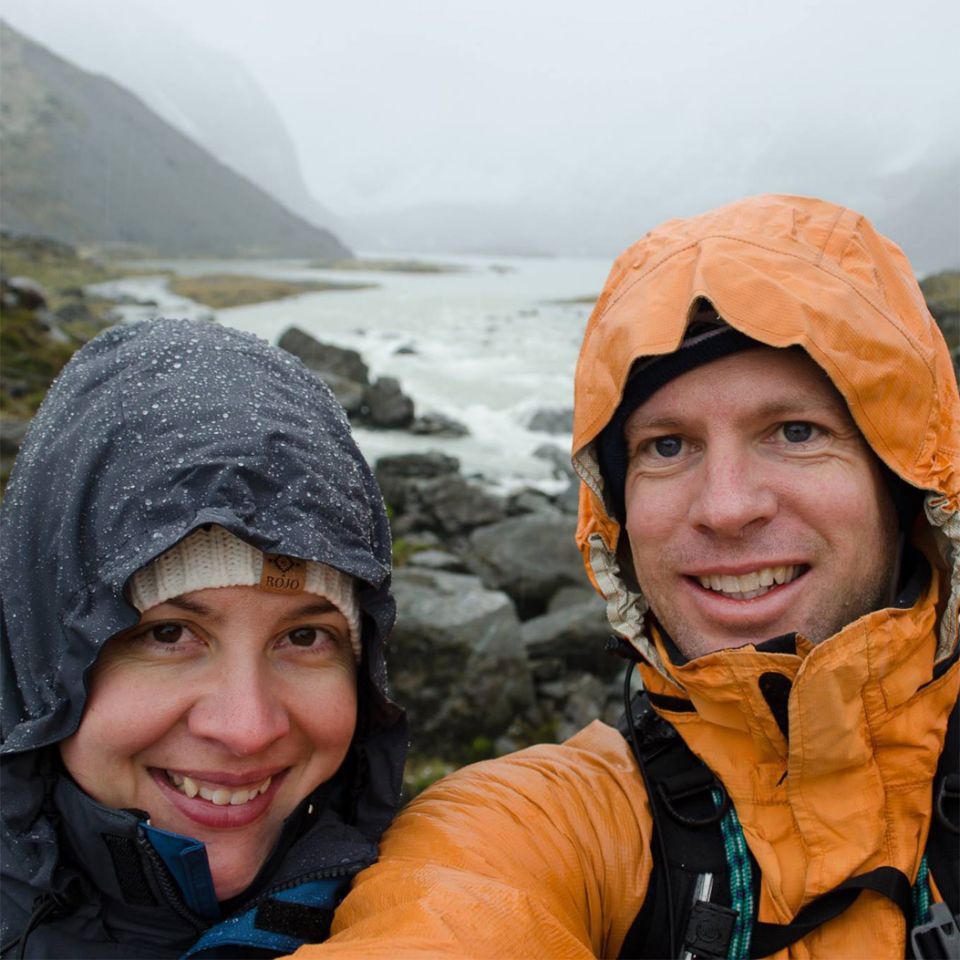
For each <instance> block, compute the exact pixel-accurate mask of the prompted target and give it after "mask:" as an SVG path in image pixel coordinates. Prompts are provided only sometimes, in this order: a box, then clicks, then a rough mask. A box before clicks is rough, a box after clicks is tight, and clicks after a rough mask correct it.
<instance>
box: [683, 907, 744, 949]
mask: <svg viewBox="0 0 960 960" xmlns="http://www.w3.org/2000/svg"><path fill="white" fill-rule="evenodd" d="M737 917H739V914H738V913H737V911H736V910H731V909H730V908H729V907H724V906H722V905H721V904H719V903H709V902H708V901H706V900H698V901H697V902H696V903H695V904H694V905H693V907H692V909H691V910H690V919H689V920H688V921H687V934H686V936H685V937H684V941H683V946H684V956H687V955H689V956H691V957H696V958H698V960H720V958H726V956H727V953H728V952H729V950H730V939H731V938H732V937H733V927H734V924H735V923H736V922H737Z"/></svg>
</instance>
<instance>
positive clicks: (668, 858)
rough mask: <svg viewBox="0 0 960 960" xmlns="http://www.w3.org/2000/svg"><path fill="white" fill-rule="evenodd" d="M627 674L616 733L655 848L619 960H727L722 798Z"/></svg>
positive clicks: (677, 705)
mask: <svg viewBox="0 0 960 960" xmlns="http://www.w3.org/2000/svg"><path fill="white" fill-rule="evenodd" d="M629 674H630V671H629V670H628V676H627V686H626V688H625V701H626V709H625V715H624V717H623V718H622V719H621V721H620V724H619V729H620V732H621V733H622V734H623V736H624V737H625V738H626V739H627V740H628V742H630V744H631V747H632V748H633V752H634V756H635V757H636V760H637V764H638V766H639V767H640V772H641V775H642V776H643V779H644V782H645V784H646V787H647V795H648V797H649V798H650V808H651V813H652V816H653V821H654V843H653V850H652V859H653V869H652V872H651V876H650V882H649V886H648V889H647V896H646V898H645V899H644V903H643V907H642V908H641V910H640V912H639V913H638V914H637V917H636V919H635V920H634V921H633V924H632V925H631V926H630V929H629V930H628V931H627V935H626V938H625V939H624V942H623V945H622V947H621V950H620V956H621V957H630V958H663V957H680V956H681V955H682V956H688V957H705V958H706V957H726V956H727V952H728V949H729V945H730V940H731V937H732V935H733V927H734V923H735V921H736V919H737V913H736V911H734V910H732V909H731V908H730V904H731V896H730V877H729V866H728V864H727V857H726V853H725V850H724V840H723V834H722V832H721V829H720V821H721V818H722V816H723V814H724V813H725V812H726V809H727V807H728V805H729V799H728V798H727V795H726V791H725V789H724V788H723V785H722V784H721V783H720V781H719V780H718V779H717V777H716V776H715V775H714V774H713V772H712V771H711V770H710V769H709V768H708V767H707V766H706V764H704V763H703V761H702V760H700V759H699V758H698V757H697V756H696V755H695V754H693V753H692V752H691V751H690V749H689V748H688V747H687V745H686V743H685V742H684V740H683V738H682V737H681V736H680V735H679V734H678V733H677V732H676V730H675V729H674V728H673V727H672V726H671V725H670V723H668V722H667V721H666V720H664V719H663V718H662V717H660V716H659V715H658V714H657V713H656V711H655V710H654V709H653V707H652V706H651V699H653V697H654V696H656V695H654V694H650V693H649V692H647V691H644V690H641V691H640V692H638V693H637V694H636V695H635V696H633V698H632V699H631V698H630V697H629ZM657 699H658V700H659V699H661V698H659V697H658V698H657ZM667 699H669V700H670V702H669V703H664V704H662V705H663V706H668V707H669V708H671V709H688V708H690V707H689V704H688V703H687V701H685V700H676V702H673V698H667ZM716 791H719V794H718V795H719V797H720V804H719V807H718V805H717V804H716V803H715V801H714V793H715V792H716Z"/></svg>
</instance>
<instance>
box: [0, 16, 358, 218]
mask: <svg viewBox="0 0 960 960" xmlns="http://www.w3.org/2000/svg"><path fill="white" fill-rule="evenodd" d="M4 9H5V16H6V18H7V22H8V23H10V24H11V25H12V26H13V27H14V29H16V30H19V31H21V32H22V33H25V34H26V35H27V36H29V37H33V38H34V39H35V41H36V42H38V43H41V44H43V45H44V46H45V47H47V49H48V50H50V51H51V52H53V53H54V54H55V55H57V56H59V57H61V58H62V59H65V60H67V61H69V62H70V63H73V64H74V65H76V66H77V67H79V68H81V69H83V70H88V71H92V72H94V73H101V74H103V75H104V76H106V77H109V78H110V79H111V80H113V81H114V82H115V83H118V84H120V86H121V87H123V88H124V89H126V90H129V91H130V92H131V93H133V94H134V95H135V96H137V97H139V98H140V99H141V100H142V101H143V102H144V103H145V104H146V105H147V106H148V107H149V108H150V109H151V110H153V112H154V113H156V114H157V115H158V116H159V117H162V118H163V119H164V120H166V121H167V123H169V124H171V125H172V126H174V127H176V128H177V129H178V130H179V131H180V132H181V133H183V134H185V135H186V136H187V137H189V138H190V139H191V140H193V141H194V142H195V143H197V144H199V145H200V146H201V147H203V148H204V149H205V150H207V151H209V152H210V153H212V154H213V156H215V157H217V158H218V159H219V160H220V161H221V162H222V163H224V164H226V165H227V166H228V167H230V168H231V169H232V170H234V171H236V172H237V173H239V174H240V175H241V176H242V177H246V178H247V179H248V180H250V181H251V182H253V183H255V184H257V185H258V186H260V187H261V188H262V189H264V190H266V191H267V193H269V194H270V195H271V196H272V197H273V198H274V199H276V200H279V201H280V202H281V203H282V204H283V205H284V206H285V207H286V208H287V209H288V210H291V211H292V212H293V213H295V214H296V215H297V216H299V217H302V218H303V219H305V220H307V221H309V222H310V223H312V224H314V225H315V226H319V227H324V228H326V229H329V230H333V231H334V232H335V233H337V234H338V235H340V236H342V235H343V224H342V223H341V222H340V221H339V219H338V218H337V216H336V215H335V214H334V213H333V212H332V211H330V210H328V209H327V208H326V207H324V206H323V205H322V204H320V203H319V202H318V201H317V200H316V198H315V197H313V196H312V194H311V193H310V189H309V188H308V187H307V184H306V182H305V181H304V177H303V171H302V169H301V166H300V160H299V157H298V155H297V150H296V147H295V145H294V143H293V140H292V139H291V137H290V133H289V131H288V130H287V127H286V125H285V124H284V121H283V119H282V117H281V115H280V113H279V111H278V110H277V108H276V106H275V105H274V103H273V102H272V101H271V100H270V99H269V98H268V97H267V95H266V94H265V93H264V91H263V88H262V87H261V86H260V84H259V82H258V81H257V79H256V78H255V77H254V76H253V74H252V73H251V72H250V70H249V68H248V67H247V66H246V65H245V64H244V63H243V62H241V60H239V59H238V58H237V57H235V56H234V55H232V54H230V53H228V52H227V51H225V50H222V49H218V48H216V47H213V46H210V45H208V44H204V43H202V42H199V41H198V40H197V39H196V38H195V37H193V36H192V35H191V33H190V29H189V27H190V25H189V22H188V23H184V22H183V20H182V19H181V18H178V16H177V10H176V7H175V5H169V9H166V10H155V9H153V8H151V7H150V6H149V5H147V4H144V3H136V4H134V5H133V6H132V7H131V2H130V0H96V2H93V3H82V4H81V3H76V2H75V0H43V3H42V4H39V3H36V2H35V0H5V3H4Z"/></svg>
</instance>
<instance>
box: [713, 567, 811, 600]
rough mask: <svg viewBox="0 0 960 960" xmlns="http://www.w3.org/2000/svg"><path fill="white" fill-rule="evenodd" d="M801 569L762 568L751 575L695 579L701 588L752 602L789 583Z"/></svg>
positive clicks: (726, 575)
mask: <svg viewBox="0 0 960 960" xmlns="http://www.w3.org/2000/svg"><path fill="white" fill-rule="evenodd" d="M802 570H803V568H802V567H799V566H784V567H764V568H763V569H762V570H754V571H753V572H752V573H743V574H740V575H738V576H733V575H732V574H728V573H719V574H718V573H711V574H710V575H709V576H706V577H697V580H698V582H699V583H700V586H701V587H706V589H707V590H714V591H716V592H717V593H722V594H723V595H724V596H725V597H732V598H733V599H734V600H752V599H753V598H754V597H760V596H763V594H765V593H767V592H769V591H770V590H772V589H773V588H774V586H778V585H779V584H782V583H790V581H791V580H796V579H797V577H799V576H800V573H801V572H802Z"/></svg>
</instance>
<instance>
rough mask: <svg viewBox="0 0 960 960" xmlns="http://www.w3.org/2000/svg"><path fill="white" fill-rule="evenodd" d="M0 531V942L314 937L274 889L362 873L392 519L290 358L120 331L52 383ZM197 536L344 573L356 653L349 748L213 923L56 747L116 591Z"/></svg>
mask: <svg viewBox="0 0 960 960" xmlns="http://www.w3.org/2000/svg"><path fill="white" fill-rule="evenodd" d="M2 523H3V527H2V530H3V539H2V545H0V576H2V580H0V586H2V591H0V601H2V629H3V643H2V663H3V678H2V680H3V704H2V775H3V781H2V784H3V805H2V806H3V833H2V839H3V884H2V893H3V944H4V945H5V946H6V945H7V944H8V943H10V942H11V941H12V940H13V939H15V938H17V937H18V936H19V935H21V934H22V933H23V932H24V927H25V926H27V924H28V922H30V921H29V918H30V915H31V914H34V916H33V918H32V923H33V924H36V929H35V930H34V931H33V932H31V933H30V934H29V937H28V939H27V944H26V946H27V950H26V955H27V956H75V957H80V956H123V957H133V956H176V955H180V954H182V953H184V952H185V951H190V950H191V947H192V945H193V944H194V943H195V942H196V941H197V940H198V938H199V937H200V936H201V934H203V933H204V931H207V930H208V928H210V927H211V926H212V925H216V924H218V923H219V921H220V920H222V919H224V918H226V917H228V916H232V917H233V920H232V921H228V923H227V924H220V927H229V926H230V923H231V922H232V923H233V925H234V927H243V926H244V925H246V927H250V928H256V930H257V931H259V930H261V929H266V930H268V931H270V930H273V932H274V933H275V934H276V935H275V937H274V939H273V940H272V941H271V940H270V939H269V936H267V939H266V940H264V939H263V937H262V936H261V934H260V933H256V934H255V935H254V936H253V939H252V941H251V944H250V945H251V947H254V948H260V949H266V950H268V951H272V953H262V952H256V949H254V952H253V953H250V954H246V953H244V952H243V951H242V950H240V949H239V948H237V947H235V946H230V944H233V943H236V942H242V941H243V938H242V937H241V936H240V935H238V938H237V939H236V940H231V939H230V938H229V936H228V937H227V938H226V939H225V940H222V939H221V940H217V938H216V937H214V938H213V941H212V942H211V944H205V948H206V951H205V950H204V949H200V950H198V951H197V952H196V953H194V952H190V953H189V955H191V956H220V955H224V956H244V955H255V956H264V955H272V954H275V953H282V952H288V951H289V950H290V949H292V948H295V947H296V946H297V945H298V943H299V942H300V940H301V939H308V938H309V939H318V938H321V936H322V933H323V930H322V927H323V925H324V922H325V920H326V921H328V919H329V910H326V913H325V915H324V911H323V910H320V913H317V912H316V910H318V909H319V908H316V907H308V906H304V905H298V904H296V903H292V901H291V900H290V899H289V896H292V895H285V894H280V898H279V899H273V897H274V894H276V893H277V892H278V891H282V890H285V889H293V888H295V887H297V886H298V885H299V884H302V883H308V882H311V881H317V880H320V879H324V878H330V877H332V876H337V875H341V876H348V875H349V874H351V873H353V872H356V870H358V869H359V868H361V867H362V866H364V865H365V864H366V863H369V862H370V861H372V859H373V858H374V857H375V855H376V847H375V844H376V842H377V840H378V838H379V836H380V834H381V832H382V831H383V829H384V828H385V827H386V825H387V824H388V823H389V822H390V820H391V819H392V817H393V815H394V813H395V812H396V809H397V805H398V802H399V792H400V784H401V776H402V768H403V760H404V754H405V751H406V722H405V719H404V716H403V712H402V711H401V710H400V709H399V708H398V707H396V706H395V705H394V704H392V703H391V702H390V700H389V699H388V696H387V689H386V669H385V664H384V655H383V646H384V641H385V639H386V637H387V636H388V634H389V633H390V630H391V628H392V626H393V622H394V616H395V607H394V602H393V599H392V597H391V595H390V592H389V585H390V556H391V544H390V530H389V525H388V521H387V517H386V513H385V510H384V506H383V500H382V497H381V495H380V491H379V489H378V487H377V485H376V482H375V480H374V478H373V476H372V474H371V471H370V468H369V466H368V465H367V463H366V462H365V461H364V459H363V457H362V456H361V454H360V452H359V451H358V449H357V447H356V445H355V443H354V441H353V438H352V437H351V434H350V430H349V427H348V424H347V421H346V418H345V416H344V414H343V411H342V409H341V408H340V406H339V405H338V404H337V402H336V401H335V400H334V398H333V395H332V394H331V392H330V391H329V390H328V389H327V387H326V386H325V385H324V384H323V383H322V382H321V381H319V380H318V379H317V378H316V377H315V376H314V375H313V374H311V373H310V372H309V371H308V370H307V369H306V368H305V367H304V366H303V365H302V364H301V363H300V361H299V360H297V359H295V358H294V357H292V356H290V355H289V354H287V353H285V352H283V351H281V350H278V349H276V348H274V347H271V346H269V345H268V344H266V343H265V342H263V341H261V340H259V339H257V338H255V337H253V336H250V335H247V334H244V333H240V332H237V331H235V330H230V329H227V328H224V327H220V326H218V325H216V324H210V323H192V322H187V321H175V320H156V321H151V322H146V323H140V324H135V325H127V326H119V327H115V328H113V329H111V330H108V331H106V332H105V333H103V334H101V335H100V336H99V337H97V338H96V339H95V340H93V341H91V342H90V343H89V344H87V345H86V346H85V347H84V348H83V349H81V350H80V351H79V352H78V353H77V354H76V356H75V357H74V358H73V360H72V361H71V362H70V363H69V364H68V366H67V367H66V368H65V369H64V371H63V372H62V374H61V375H60V377H59V378H58V379H57V381H56V382H55V383H54V385H53V386H52V387H51V389H50V391H49V393H48V395H47V398H46V400H45V402H44V404H43V406H42V407H41V409H40V411H39V412H38V414H37V416H36V417H35V418H34V421H33V423H32V424H31V427H30V430H29V432H28V434H27V437H26V439H25V441H24V443H23V446H22V448H21V450H20V453H19V456H18V458H17V461H16V464H15V466H14V470H13V474H12V477H11V481H10V485H9V487H8V490H7V494H6V497H5V500H4V503H3V506H2ZM206 524H218V525H220V526H222V527H224V528H225V529H227V530H229V531H230V532H231V533H233V534H235V535H236V536H238V537H240V538H242V539H243V540H246V541H247V542H248V543H250V544H252V545H253V546H255V547H257V548H258V549H260V550H263V551H267V552H272V553H280V554H286V555H289V556H293V557H299V558H303V559H308V560H316V561H319V562H321V563H325V564H329V565H330V566H332V567H335V568H337V569H338V570H341V571H343V572H344V573H347V574H349V575H351V576H352V577H355V578H356V579H357V581H358V583H359V605H360V610H361V632H362V647H363V658H362V663H361V665H360V668H359V671H358V678H357V682H358V696H359V705H360V706H359V717H358V725H357V733H356V736H355V740H354V744H353V746H352V748H351V751H350V754H349V755H348V757H347V759H346V760H345V762H344V764H343V766H342V767H341V769H340V770H339V771H338V773H337V774H336V775H335V777H334V778H333V779H332V780H331V781H330V782H329V783H328V784H324V785H322V786H321V787H320V788H318V790H317V791H316V792H315V793H314V794H313V795H312V796H311V797H308V798H307V800H305V801H304V802H303V804H302V805H301V807H300V808H299V809H298V810H297V811H295V812H294V814H293V815H291V817H290V818H289V819H288V821H287V823H286V825H285V828H284V832H283V834H282V835H281V838H280V841H279V843H278V847H277V849H275V851H274V853H273V855H272V856H271V857H270V858H269V859H268V861H267V863H266V864H265V865H264V867H263V869H262V870H261V872H260V875H259V876H258V877H257V879H256V880H255V881H254V883H253V884H252V885H251V887H250V888H249V889H248V890H247V891H246V893H245V894H244V895H242V896H241V897H239V898H236V899H235V900H234V901H231V903H230V905H229V907H230V909H229V910H228V911H227V912H226V913H224V914H223V916H219V915H217V908H216V905H214V910H213V911H211V910H210V909H209V905H208V909H206V910H205V911H204V910H203V909H202V907H198V905H197V903H196V902H193V901H191V899H190V897H189V896H187V897H184V895H183V884H182V883H181V884H180V885H179V886H180V889H178V884H177V883H176V882H172V881H171V873H170V870H169V869H168V866H169V865H166V864H165V863H164V862H163V860H162V858H160V857H158V856H157V854H156V851H155V849H154V847H153V846H152V845H151V843H150V841H149V840H147V839H146V837H145V832H144V821H145V819H146V818H145V816H144V812H143V811H117V810H111V809H108V808H105V807H102V806H100V805H99V804H97V803H96V802H94V801H93V800H92V799H91V798H89V797H88V796H87V795H86V794H84V793H82V791H80V790H79V789H78V788H77V787H76V785H75V784H74V783H73V781H72V780H71V779H70V778H69V777H68V776H67V775H66V774H65V773H64V772H63V770H62V767H61V765H60V762H59V756H58V751H57V750H56V747H55V746H54V745H55V744H57V743H58V742H59V741H61V740H63V739H64V738H65V737H67V736H69V735H70V734H72V733H73V732H74V731H75V730H76V729H77V726H78V724H79V722H80V717H81V714H82V712H83V709H84V703H85V699H86V688H87V682H88V678H89V672H90V668H91V667H92V665H93V663H94V661H95V660H96V658H97V654H98V652H99V650H100V648H101V646H102V645H103V643H104V642H105V641H106V640H107V639H108V638H109V637H111V636H112V635H114V634H116V633H117V632H118V631H121V630H124V629H126V628H128V627H130V626H132V625H133V624H135V623H136V622H137V619H138V613H137V611H136V610H135V609H134V608H133V607H132V606H131V605H130V604H129V603H128V602H127V600H126V597H125V594H124V588H125V585H126V583H127V581H128V579H129V578H130V576H131V575H132V574H133V573H134V572H135V571H136V570H137V569H139V568H140V567H142V566H144V565H145V564H147V563H149V562H150V561H151V560H153V559H154V558H155V557H157V556H158V555H159V554H161V553H163V552H164V551H165V550H167V549H168V548H170V547H171V546H173V545H174V544H175V543H177V542H178V541H179V540H181V539H183V538H184V537H185V536H186V535H187V534H189V533H190V532H191V531H193V530H195V529H197V528H198V527H200V526H203V525H206ZM131 722H135V718H131ZM81 864H82V865H83V866H80V865H81ZM284 896H287V897H288V899H286V900H284V899H283V897H284ZM294 899H295V897H294ZM278 903H279V907H278V906H277V904H278ZM311 910H312V911H314V912H311ZM271 935H273V934H271ZM257 937H260V940H258V939H257ZM284 937H287V939H284ZM224 943H225V944H227V946H223V944H224ZM218 950H219V951H220V952H217V951H218Z"/></svg>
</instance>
